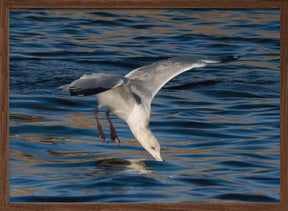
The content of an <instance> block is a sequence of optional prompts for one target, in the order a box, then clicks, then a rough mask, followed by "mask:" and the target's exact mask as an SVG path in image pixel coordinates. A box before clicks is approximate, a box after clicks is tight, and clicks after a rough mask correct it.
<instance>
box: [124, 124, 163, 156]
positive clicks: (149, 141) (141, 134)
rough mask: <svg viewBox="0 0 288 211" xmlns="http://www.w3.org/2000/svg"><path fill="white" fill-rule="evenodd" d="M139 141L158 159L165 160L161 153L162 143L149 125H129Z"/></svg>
mask: <svg viewBox="0 0 288 211" xmlns="http://www.w3.org/2000/svg"><path fill="white" fill-rule="evenodd" d="M129 127H130V129H131V131H132V133H133V134H134V136H135V137H136V139H137V140H138V142H139V143H140V144H141V145H142V146H143V147H144V148H145V149H146V150H147V151H148V152H149V153H150V154H151V155H152V156H153V157H154V158H155V159H156V160H157V161H163V159H162V157H161V153H160V144H159V142H158V140H157V139H156V138H155V136H154V135H153V134H152V132H151V130H150V129H149V127H148V125H142V126H141V125H139V124H138V125H136V126H135V125H129Z"/></svg>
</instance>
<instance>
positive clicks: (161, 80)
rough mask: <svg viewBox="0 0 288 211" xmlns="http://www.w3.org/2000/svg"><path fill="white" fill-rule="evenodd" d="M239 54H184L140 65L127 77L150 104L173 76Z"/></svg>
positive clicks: (231, 58)
mask: <svg viewBox="0 0 288 211" xmlns="http://www.w3.org/2000/svg"><path fill="white" fill-rule="evenodd" d="M239 58H240V57H239V56H224V57H205V56H183V57H174V58H170V59H167V60H164V61H160V62H156V63H153V64H151V65H148V66H144V67H140V68H138V69H135V70H133V71H132V72H130V73H128V74H127V75H126V76H125V77H127V78H129V79H130V81H131V84H130V86H131V88H132V90H133V92H134V93H135V94H137V95H138V96H140V97H141V98H142V99H145V101H146V103H148V104H150V103H151V101H152V99H153V97H154V96H155V95H156V94H157V92H158V91H159V90H160V89H161V88H162V87H163V86H164V85H165V84H166V83H167V82H168V81H170V80H171V79H172V78H174V77H175V76H177V75H179V74H180V73H183V72H185V71H188V70H191V69H192V68H195V67H205V66H207V65H208V64H212V63H221V62H227V61H233V60H237V59H239Z"/></svg>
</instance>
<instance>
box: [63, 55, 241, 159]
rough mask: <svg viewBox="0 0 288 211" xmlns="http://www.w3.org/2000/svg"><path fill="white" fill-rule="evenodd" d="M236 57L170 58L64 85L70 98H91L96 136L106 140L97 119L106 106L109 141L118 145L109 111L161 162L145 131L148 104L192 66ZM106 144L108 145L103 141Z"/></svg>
mask: <svg viewBox="0 0 288 211" xmlns="http://www.w3.org/2000/svg"><path fill="white" fill-rule="evenodd" d="M239 58H240V57H239V56H215V57H213V56H212V57H205V56H182V57H173V58H169V59H166V60H163V61H159V62H156V63H153V64H151V65H147V66H143V67H140V68H137V69H135V70H133V71H131V72H130V73H128V74H127V75H126V76H121V75H117V74H103V73H93V74H90V75H87V74H85V75H83V76H82V77H81V78H80V79H78V80H76V81H74V82H72V83H71V84H70V85H68V90H69V92H70V95H71V96H87V95H95V96H96V98H97V101H98V107H96V108H95V109H94V115H95V119H96V122H97V128H98V131H99V137H100V139H101V141H104V140H105V141H106V142H107V140H106V138H105V136H104V133H103V130H102V127H101V124H100V122H99V118H98V113H97V111H98V109H99V108H101V107H103V106H106V107H107V108H108V110H107V111H106V117H107V119H108V121H109V125H110V130H111V132H110V137H111V140H113V141H114V142H116V143H117V144H118V145H119V143H120V140H119V138H118V136H117V134H116V131H115V128H114V126H113V124H112V122H111V119H110V116H109V113H110V111H111V112H113V113H114V114H115V115H116V116H118V117H119V118H120V119H122V120H123V121H125V122H126V123H127V124H128V126H129V128H130V130H131V132H132V133H133V135H134V136H135V138H136V139H137V140H138V142H139V143H140V144H141V145H142V146H143V147H144V148H145V149H146V150H147V151H148V152H149V153H150V154H151V155H152V156H153V157H154V158H155V159H156V160H157V161H163V159H162V157H161V154H160V144H159V142H158V140H157V139H156V137H155V136H154V135H153V134H152V132H151V130H150V129H149V120H150V112H151V101H152V99H153V98H154V96H155V95H156V94H157V92H158V91H159V90H160V89H161V88H162V87H163V86H164V85H165V84H166V83H167V82H168V81H169V80H171V79H172V78H174V77H175V76H177V75H179V74H180V73H183V72H185V71H188V70H191V69H192V68H196V67H205V66H207V65H209V64H214V63H221V62H228V61H234V60H237V59H239ZM107 143H108V142H107Z"/></svg>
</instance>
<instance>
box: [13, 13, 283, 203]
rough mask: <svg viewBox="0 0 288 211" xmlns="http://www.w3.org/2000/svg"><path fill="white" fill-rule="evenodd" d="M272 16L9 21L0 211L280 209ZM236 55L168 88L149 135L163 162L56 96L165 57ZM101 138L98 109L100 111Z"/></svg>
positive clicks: (86, 104)
mask: <svg viewBox="0 0 288 211" xmlns="http://www.w3.org/2000/svg"><path fill="white" fill-rule="evenodd" d="M279 29H280V25H279V10H274V9H273V10H272V9H265V10H260V9H253V10H251V9H246V10H244V9H241V10H238V9H236V10H223V9H222V10H219V9H153V10H152V9H141V10H140V9H130V10H128V9H125V10H124V9H118V10H115V9H113V10H112V9H109V10H104V9H98V10H96V9H95V10H94V9H93V10H88V9H87V10H60V9H58V10H56V9H45V10H44V9H42V10H32V9H31V10H14V11H11V12H10V176H9V178H10V202H279V198H280V190H279V188H280V179H279V176H280V167H279V144H280V130H279V125H280V115H279V113H280V102H279V101H280V100H279V99H280V94H279V93H280V91H279V90H280V87H279V81H280V64H279V62H280V58H279V55H280V39H279ZM181 55H182V56H183V55H209V56H215V55H241V58H240V60H238V61H233V62H231V63H225V64H220V65H214V66H213V65H212V66H209V67H205V68H195V69H193V70H192V71H190V72H185V73H183V74H181V75H179V76H178V77H176V78H174V79H173V80H172V81H170V82H169V83H168V84H167V85H166V86H165V87H164V88H163V89H162V90H161V91H160V92H159V93H158V95H157V96H156V98H155V99H154V100H153V103H152V113H151V121H150V127H151V129H152V131H153V133H154V135H155V136H156V137H157V138H158V140H159V142H160V144H161V149H162V156H163V158H164V159H165V162H157V161H155V160H153V158H152V157H151V156H150V155H149V154H148V153H147V152H146V151H145V150H144V149H143V148H142V147H141V146H140V145H139V144H138V142H137V141H136V140H135V138H134V137H133V135H132V133H131V132H130V130H129V128H128V126H127V125H126V123H125V122H123V121H121V120H119V119H118V118H117V117H116V116H114V115H112V121H113V122H114V125H115V127H116V131H117V133H118V136H119V138H120V139H121V144H120V146H119V147H117V145H116V144H115V143H112V141H110V143H109V144H106V143H104V142H101V141H100V140H99V137H98V132H97V127H96V122H95V119H94V116H93V109H94V108H95V107H96V106H97V101H96V99H95V97H93V96H88V97H70V96H69V95H68V93H66V92H64V91H62V90H61V89H57V87H59V86H61V85H63V84H67V83H70V82H72V81H73V80H75V79H77V78H78V77H80V76H82V75H83V74H84V73H94V72H97V73H100V72H103V73H117V74H123V75H125V74H127V73H129V72H130V71H132V70H133V69H135V68H138V67H141V66H143V65H148V64H151V63H153V62H156V61H159V60H161V59H165V58H168V57H173V56H181ZM100 121H101V122H102V125H103V129H104V133H105V134H106V136H107V137H109V133H110V131H109V124H108V122H107V120H106V119H105V109H101V110H100Z"/></svg>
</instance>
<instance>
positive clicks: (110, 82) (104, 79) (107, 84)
mask: <svg viewBox="0 0 288 211" xmlns="http://www.w3.org/2000/svg"><path fill="white" fill-rule="evenodd" d="M129 83H130V81H129V79H127V78H125V77H123V76H121V75H116V74H103V73H93V74H91V75H86V74H85V75H83V76H82V77H81V78H80V79H78V80H76V81H74V82H72V83H71V84H70V85H68V90H69V91H70V95H72V96H87V95H94V94H99V93H101V92H104V91H107V90H109V89H112V88H115V87H118V86H120V85H122V84H129Z"/></svg>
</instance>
